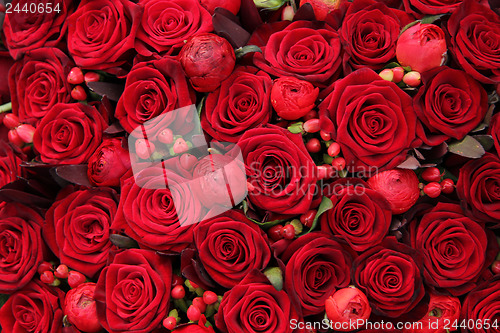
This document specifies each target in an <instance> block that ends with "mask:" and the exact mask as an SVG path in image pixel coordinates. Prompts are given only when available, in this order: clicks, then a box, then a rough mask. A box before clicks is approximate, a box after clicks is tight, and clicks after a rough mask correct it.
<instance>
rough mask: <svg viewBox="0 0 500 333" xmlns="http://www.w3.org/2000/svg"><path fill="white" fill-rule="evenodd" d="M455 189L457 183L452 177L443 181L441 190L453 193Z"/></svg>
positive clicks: (445, 192)
mask: <svg viewBox="0 0 500 333" xmlns="http://www.w3.org/2000/svg"><path fill="white" fill-rule="evenodd" d="M454 190H455V183H454V182H453V180H452V179H449V178H446V179H443V181H442V182H441V192H443V193H444V194H451V193H453V191H454Z"/></svg>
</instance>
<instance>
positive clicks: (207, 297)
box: [203, 290, 219, 304]
mask: <svg viewBox="0 0 500 333" xmlns="http://www.w3.org/2000/svg"><path fill="white" fill-rule="evenodd" d="M218 299H219V298H218V297H217V294H216V293H214V292H213V291H210V290H207V291H205V292H204V293H203V301H204V302H205V304H214V303H215V302H217V301H218Z"/></svg>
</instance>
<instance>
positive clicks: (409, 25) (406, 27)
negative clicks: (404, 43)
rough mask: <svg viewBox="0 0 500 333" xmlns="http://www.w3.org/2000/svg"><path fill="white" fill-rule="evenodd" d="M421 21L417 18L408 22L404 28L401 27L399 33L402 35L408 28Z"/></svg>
mask: <svg viewBox="0 0 500 333" xmlns="http://www.w3.org/2000/svg"><path fill="white" fill-rule="evenodd" d="M419 22H420V21H419V20H416V21H413V22H410V23H408V24H407V25H405V26H404V27H403V29H401V32H400V33H399V35H400V36H401V34H402V33H403V32H405V31H406V30H408V29H409V28H411V27H413V26H414V25H416V24H417V23H419Z"/></svg>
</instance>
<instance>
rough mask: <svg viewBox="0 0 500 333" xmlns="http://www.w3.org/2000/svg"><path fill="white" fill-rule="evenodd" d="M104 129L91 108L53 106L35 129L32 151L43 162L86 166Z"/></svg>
mask: <svg viewBox="0 0 500 333" xmlns="http://www.w3.org/2000/svg"><path fill="white" fill-rule="evenodd" d="M106 127H107V124H106V122H105V121H104V118H103V117H102V115H101V114H100V113H99V111H97V109H96V108H95V107H92V106H89V105H84V104H82V103H73V104H63V103H59V104H56V105H55V106H54V107H53V108H52V109H51V110H50V111H49V112H48V113H47V114H46V115H45V116H44V117H43V119H42V121H41V122H40V124H38V126H37V127H36V131H35V135H34V137H33V145H34V148H35V150H36V151H37V152H38V153H39V154H40V159H41V160H42V162H45V163H58V164H79V163H86V162H87V160H88V159H89V157H90V156H92V154H93V153H94V151H95V150H96V149H97V147H99V145H100V144H101V141H102V135H103V131H104V129H105V128H106Z"/></svg>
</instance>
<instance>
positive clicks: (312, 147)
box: [306, 138, 321, 153]
mask: <svg viewBox="0 0 500 333" xmlns="http://www.w3.org/2000/svg"><path fill="white" fill-rule="evenodd" d="M306 149H307V151H308V152H310V153H318V152H320V151H321V142H319V140H318V139H316V138H312V139H310V140H309V141H307V143H306Z"/></svg>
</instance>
